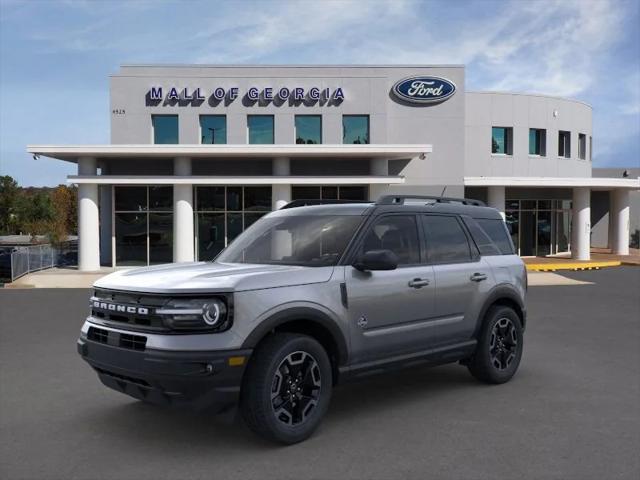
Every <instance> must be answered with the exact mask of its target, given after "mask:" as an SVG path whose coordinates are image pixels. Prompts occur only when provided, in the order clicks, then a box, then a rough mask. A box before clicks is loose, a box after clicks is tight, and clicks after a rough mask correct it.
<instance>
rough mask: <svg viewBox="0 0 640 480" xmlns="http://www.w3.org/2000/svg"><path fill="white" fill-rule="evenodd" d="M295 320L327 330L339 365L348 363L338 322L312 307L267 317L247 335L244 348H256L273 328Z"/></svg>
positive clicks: (299, 308)
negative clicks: (335, 350)
mask: <svg viewBox="0 0 640 480" xmlns="http://www.w3.org/2000/svg"><path fill="white" fill-rule="evenodd" d="M295 320H303V321H307V322H311V323H314V324H316V325H318V326H320V327H323V328H324V329H325V330H327V331H328V332H329V334H330V335H331V337H332V339H333V341H334V342H335V345H336V348H337V353H338V363H339V365H344V364H346V363H347V360H348V357H349V350H348V348H347V340H346V338H345V335H344V333H343V332H342V330H341V329H340V327H339V326H338V324H337V322H336V321H335V320H334V319H332V318H331V317H330V316H329V315H328V314H326V313H324V312H322V311H320V310H317V309H315V308H311V307H292V308H287V309H285V310H281V311H279V312H276V313H274V314H273V315H271V316H269V317H267V318H266V319H264V320H262V321H261V322H260V324H259V325H258V326H257V327H256V328H255V329H253V331H252V332H251V333H250V334H249V335H248V336H247V338H246V339H245V341H244V342H243V344H242V348H251V349H253V348H255V347H256V346H257V345H258V343H260V341H261V340H262V339H263V338H264V337H265V336H266V335H268V333H269V332H270V331H271V330H274V329H275V328H277V327H279V326H280V325H284V324H285V323H287V322H291V321H295Z"/></svg>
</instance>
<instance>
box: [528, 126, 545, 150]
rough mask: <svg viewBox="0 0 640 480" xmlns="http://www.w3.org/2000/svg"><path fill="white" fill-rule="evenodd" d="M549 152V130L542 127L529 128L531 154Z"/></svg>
mask: <svg viewBox="0 0 640 480" xmlns="http://www.w3.org/2000/svg"><path fill="white" fill-rule="evenodd" d="M546 154H547V131H546V130H544V129H542V128H530V129H529V155H540V156H541V157H544V156H546Z"/></svg>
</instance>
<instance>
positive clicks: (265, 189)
mask: <svg viewBox="0 0 640 480" xmlns="http://www.w3.org/2000/svg"><path fill="white" fill-rule="evenodd" d="M194 196H195V205H196V212H195V215H196V221H195V234H196V255H197V258H198V260H200V261H205V260H213V259H214V258H215V257H216V255H218V253H220V252H221V251H222V250H223V249H224V248H225V247H226V246H227V245H228V244H229V243H231V241H232V240H233V239H234V238H236V237H237V236H238V235H240V233H242V231H243V230H245V229H246V228H248V227H249V226H250V225H251V224H252V223H254V222H255V221H256V220H258V219H259V218H260V217H262V216H263V215H265V214H266V213H268V212H270V211H271V186H255V187H242V186H230V187H223V186H206V187H204V186H203V187H195V194H194Z"/></svg>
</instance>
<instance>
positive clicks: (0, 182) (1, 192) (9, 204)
mask: <svg viewBox="0 0 640 480" xmlns="http://www.w3.org/2000/svg"><path fill="white" fill-rule="evenodd" d="M19 191H20V188H19V187H18V182H16V181H15V180H14V179H13V178H11V177H10V176H9V175H4V176H2V177H0V234H3V235H7V234H12V233H17V232H16V231H15V228H16V216H15V208H16V201H17V199H18V194H19Z"/></svg>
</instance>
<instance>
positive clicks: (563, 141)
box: [558, 130, 571, 158]
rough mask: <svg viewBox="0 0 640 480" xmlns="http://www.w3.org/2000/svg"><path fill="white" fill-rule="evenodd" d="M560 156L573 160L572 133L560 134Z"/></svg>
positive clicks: (560, 132) (562, 132) (563, 132)
mask: <svg viewBox="0 0 640 480" xmlns="http://www.w3.org/2000/svg"><path fill="white" fill-rule="evenodd" d="M558 156H559V157H564V158H571V132H565V131H563V130H560V131H559V132H558Z"/></svg>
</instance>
